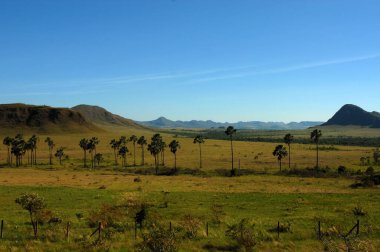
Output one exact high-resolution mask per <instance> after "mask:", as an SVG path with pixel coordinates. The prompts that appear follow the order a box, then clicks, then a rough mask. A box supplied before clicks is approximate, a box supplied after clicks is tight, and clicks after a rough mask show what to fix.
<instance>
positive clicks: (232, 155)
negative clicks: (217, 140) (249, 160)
mask: <svg viewBox="0 0 380 252" xmlns="http://www.w3.org/2000/svg"><path fill="white" fill-rule="evenodd" d="M233 171H234V148H233V146H232V136H231V172H233Z"/></svg>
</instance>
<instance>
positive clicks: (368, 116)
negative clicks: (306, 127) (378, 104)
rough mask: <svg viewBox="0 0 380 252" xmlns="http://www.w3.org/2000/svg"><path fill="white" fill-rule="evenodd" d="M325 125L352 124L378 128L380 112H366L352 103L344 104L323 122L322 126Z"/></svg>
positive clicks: (379, 125)
mask: <svg viewBox="0 0 380 252" xmlns="http://www.w3.org/2000/svg"><path fill="white" fill-rule="evenodd" d="M326 125H340V126H348V125H354V126H364V127H372V128H380V114H379V113H378V112H375V111H374V112H367V111H365V110H364V109H362V108H361V107H359V106H356V105H354V104H346V105H344V106H342V107H341V108H340V109H339V110H338V112H336V113H335V114H334V116H333V117H332V118H331V119H330V120H328V121H327V122H326V123H324V124H323V126H326Z"/></svg>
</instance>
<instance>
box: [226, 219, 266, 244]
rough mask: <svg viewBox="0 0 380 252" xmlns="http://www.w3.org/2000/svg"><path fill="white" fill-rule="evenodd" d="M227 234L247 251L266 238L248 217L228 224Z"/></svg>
mask: <svg viewBox="0 0 380 252" xmlns="http://www.w3.org/2000/svg"><path fill="white" fill-rule="evenodd" d="M226 236H228V237H230V238H231V239H233V240H235V241H236V242H237V243H238V245H239V246H240V247H243V248H244V249H245V250H246V251H252V249H253V248H254V247H255V246H256V245H257V244H258V243H259V242H261V241H262V240H263V239H264V236H263V234H262V233H260V232H257V231H255V225H254V224H252V223H250V221H249V220H248V219H242V220H241V221H240V222H239V223H237V224H234V225H231V226H228V229H227V231H226Z"/></svg>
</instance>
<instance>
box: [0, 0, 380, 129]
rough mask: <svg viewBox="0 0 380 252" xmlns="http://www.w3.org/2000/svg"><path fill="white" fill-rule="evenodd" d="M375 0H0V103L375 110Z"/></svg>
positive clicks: (378, 66) (379, 50) (179, 110)
mask: <svg viewBox="0 0 380 252" xmlns="http://www.w3.org/2000/svg"><path fill="white" fill-rule="evenodd" d="M379 11H380V1H378V0H363V1H358V0H355V1H353V0H318V1H313V0H288V1H278V0H276V1H275V0H260V1H258V0H257V1H256V0H236V1H231V0H150V1H148V0H125V1H121V0H120V1H116V0H110V1H105V0H103V1H98V0H81V1H76V0H65V1H51V0H45V1H42V0H34V1H28V0H24V1H23V0H1V1H0V87H1V92H0V103H15V102H22V103H29V104H46V105H51V106H60V107H71V106H75V105H77V104H91V105H99V106H102V107H104V108H106V109H108V110H110V111H111V112H113V113H117V114H120V115H122V116H125V117H129V118H132V119H135V120H151V119H155V118H157V117H159V116H165V117H168V118H170V119H176V120H177V119H178V120H191V119H200V120H206V119H211V120H215V121H223V122H224V121H229V122H235V121H250V120H261V121H286V122H288V121H301V120H322V121H325V120H327V119H328V118H329V117H331V116H332V114H333V113H334V112H336V111H337V110H338V109H339V108H340V107H341V106H342V105H344V104H346V103H352V104H356V105H359V106H361V107H363V108H364V109H366V110H369V111H373V110H376V111H380V102H379V101H380V16H379Z"/></svg>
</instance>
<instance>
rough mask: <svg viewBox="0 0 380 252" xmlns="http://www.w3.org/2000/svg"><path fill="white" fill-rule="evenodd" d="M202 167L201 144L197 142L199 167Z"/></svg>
mask: <svg viewBox="0 0 380 252" xmlns="http://www.w3.org/2000/svg"><path fill="white" fill-rule="evenodd" d="M201 168H202V146H201V144H199V169H201Z"/></svg>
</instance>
